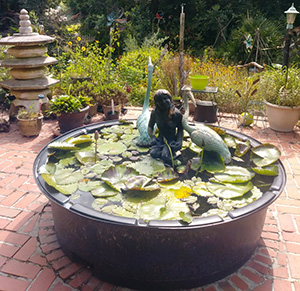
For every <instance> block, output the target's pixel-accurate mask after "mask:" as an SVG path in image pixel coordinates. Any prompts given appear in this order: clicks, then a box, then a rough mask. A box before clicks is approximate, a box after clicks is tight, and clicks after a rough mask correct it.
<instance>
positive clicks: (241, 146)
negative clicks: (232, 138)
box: [234, 139, 251, 157]
mask: <svg viewBox="0 0 300 291" xmlns="http://www.w3.org/2000/svg"><path fill="white" fill-rule="evenodd" d="M250 148H251V143H250V140H249V139H247V140H246V141H241V140H238V139H236V149H235V152H234V155H236V156H238V157H242V156H243V155H245V154H246V153H247V152H248V151H249V150H250Z"/></svg>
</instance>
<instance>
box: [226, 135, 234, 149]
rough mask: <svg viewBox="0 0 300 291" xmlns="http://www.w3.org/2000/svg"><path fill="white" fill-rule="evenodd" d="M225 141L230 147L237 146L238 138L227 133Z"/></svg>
mask: <svg viewBox="0 0 300 291" xmlns="http://www.w3.org/2000/svg"><path fill="white" fill-rule="evenodd" d="M224 142H225V144H226V145H227V146H228V147H229V148H236V140H235V138H234V137H233V136H231V135H226V136H225V137H224Z"/></svg>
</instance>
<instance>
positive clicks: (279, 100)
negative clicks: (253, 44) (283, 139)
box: [259, 66, 300, 132]
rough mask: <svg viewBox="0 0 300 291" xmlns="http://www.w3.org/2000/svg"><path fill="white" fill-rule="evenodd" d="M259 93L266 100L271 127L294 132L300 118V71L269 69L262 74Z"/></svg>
mask: <svg viewBox="0 0 300 291" xmlns="http://www.w3.org/2000/svg"><path fill="white" fill-rule="evenodd" d="M259 93H260V94H261V97H262V98H263V99H264V100H265V105H266V113H267V117H268V121H269V123H270V127H271V128H272V129H273V130H276V131H282V132H289V131H292V130H293V128H294V126H295V124H296V123H297V122H298V120H299V117H300V69H298V68H297V67H295V66H293V67H291V68H289V69H288V70H287V69H275V68H267V69H266V70H265V71H264V72H262V73H261V78H260V86H259Z"/></svg>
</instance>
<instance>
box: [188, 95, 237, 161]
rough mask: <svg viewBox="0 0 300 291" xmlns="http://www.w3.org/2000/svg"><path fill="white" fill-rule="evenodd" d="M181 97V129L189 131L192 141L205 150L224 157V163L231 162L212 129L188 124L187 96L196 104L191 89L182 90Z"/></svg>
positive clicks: (202, 125) (229, 156)
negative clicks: (182, 104) (182, 102)
mask: <svg viewBox="0 0 300 291" xmlns="http://www.w3.org/2000/svg"><path fill="white" fill-rule="evenodd" d="M183 97H184V108H185V113H184V115H183V118H182V126H183V129H185V130H186V131H187V132H188V133H189V135H190V137H191V140H192V142H193V143H195V144H196V145H197V146H199V147H201V148H203V149H205V150H207V151H213V152H217V153H218V154H219V155H220V156H221V157H222V158H223V159H224V162H225V164H229V163H230V162H231V154H230V151H229V149H228V147H227V145H226V144H225V143H224V141H223V139H222V138H221V137H220V136H219V135H218V134H217V133H216V132H215V131H214V130H213V129H211V128H210V127H208V126H206V125H204V124H201V123H199V124H197V126H191V125H189V123H188V117H189V104H188V97H189V98H190V99H191V101H192V102H193V103H194V104H196V102H195V99H194V96H193V94H192V92H191V90H184V96H183Z"/></svg>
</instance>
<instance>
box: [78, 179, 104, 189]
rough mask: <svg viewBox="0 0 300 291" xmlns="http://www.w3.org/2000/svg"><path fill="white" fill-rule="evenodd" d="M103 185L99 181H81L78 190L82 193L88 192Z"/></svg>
mask: <svg viewBox="0 0 300 291" xmlns="http://www.w3.org/2000/svg"><path fill="white" fill-rule="evenodd" d="M101 183H103V182H101V181H90V180H88V181H82V182H80V183H79V184H78V189H79V190H80V191H83V192H90V191H91V190H94V189H96V188H97V187H99V186H100V184H101Z"/></svg>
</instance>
